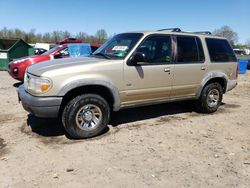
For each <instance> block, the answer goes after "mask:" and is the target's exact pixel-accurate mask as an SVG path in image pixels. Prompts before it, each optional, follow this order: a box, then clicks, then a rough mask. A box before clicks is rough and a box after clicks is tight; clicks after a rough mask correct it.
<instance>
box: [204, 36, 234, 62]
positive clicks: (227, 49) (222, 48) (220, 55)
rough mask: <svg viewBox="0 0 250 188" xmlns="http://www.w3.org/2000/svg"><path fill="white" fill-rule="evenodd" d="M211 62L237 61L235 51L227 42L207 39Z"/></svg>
mask: <svg viewBox="0 0 250 188" xmlns="http://www.w3.org/2000/svg"><path fill="white" fill-rule="evenodd" d="M206 43H207V48H208V51H209V55H210V59H211V62H232V61H236V57H235V54H234V51H233V49H232V48H231V46H230V45H229V43H228V41H227V40H224V39H211V38H206Z"/></svg>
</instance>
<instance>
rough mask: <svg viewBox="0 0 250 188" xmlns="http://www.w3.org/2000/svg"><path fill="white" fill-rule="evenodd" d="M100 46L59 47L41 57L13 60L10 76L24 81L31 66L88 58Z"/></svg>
mask: <svg viewBox="0 0 250 188" xmlns="http://www.w3.org/2000/svg"><path fill="white" fill-rule="evenodd" d="M100 46H101V44H87V43H79V44H63V45H57V46H55V47H53V48H52V49H50V50H49V51H47V52H45V53H43V54H41V55H35V56H30V57H23V58H20V59H16V60H13V61H12V62H10V63H9V74H10V76H12V77H13V78H15V79H17V80H20V81H23V78H24V73H25V70H26V68H27V67H28V66H29V65H32V64H35V63H40V62H43V61H49V60H52V59H59V58H68V57H76V56H87V55H90V54H91V53H93V52H94V51H95V50H96V49H97V48H99V47H100Z"/></svg>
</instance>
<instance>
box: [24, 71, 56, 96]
mask: <svg viewBox="0 0 250 188" xmlns="http://www.w3.org/2000/svg"><path fill="white" fill-rule="evenodd" d="M24 87H25V89H26V90H27V91H29V92H30V93H35V94H39V93H45V92H47V91H49V89H50V88H51V87H52V81H51V80H50V79H49V78H44V77H38V76H34V75H31V74H28V73H25V76H24Z"/></svg>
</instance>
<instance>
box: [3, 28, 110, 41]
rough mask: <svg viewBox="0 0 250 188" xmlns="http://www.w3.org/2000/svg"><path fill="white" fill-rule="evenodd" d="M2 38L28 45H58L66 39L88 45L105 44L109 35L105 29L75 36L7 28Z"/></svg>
mask: <svg viewBox="0 0 250 188" xmlns="http://www.w3.org/2000/svg"><path fill="white" fill-rule="evenodd" d="M0 38H8V39H11V38H12V39H17V38H18V39H19V38H20V39H23V40H24V41H25V42H27V43H39V42H42V43H56V42H59V41H61V40H64V39H66V38H77V39H82V40H83V42H86V43H104V42H105V41H106V40H107V39H108V34H107V32H106V31H105V30H104V29H100V30H97V31H96V33H95V35H89V34H87V33H85V32H78V33H77V34H75V35H73V34H72V33H70V32H69V31H67V30H66V31H60V30H59V31H53V32H46V33H43V34H41V33H36V30H35V29H31V30H30V31H29V32H25V31H23V30H21V29H18V28H15V29H8V28H6V27H4V28H2V29H1V30H0Z"/></svg>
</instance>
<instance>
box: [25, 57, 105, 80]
mask: <svg viewBox="0 0 250 188" xmlns="http://www.w3.org/2000/svg"><path fill="white" fill-rule="evenodd" d="M104 61H108V60H107V59H101V58H95V57H76V58H65V59H54V60H51V61H44V62H42V63H37V64H34V65H31V66H29V67H28V70H27V71H28V72H29V73H31V74H34V75H37V76H40V75H42V74H43V73H44V72H47V71H53V70H55V69H60V68H67V67H73V66H80V65H88V64H93V63H102V62H104Z"/></svg>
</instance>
